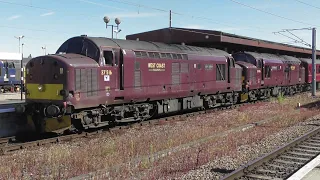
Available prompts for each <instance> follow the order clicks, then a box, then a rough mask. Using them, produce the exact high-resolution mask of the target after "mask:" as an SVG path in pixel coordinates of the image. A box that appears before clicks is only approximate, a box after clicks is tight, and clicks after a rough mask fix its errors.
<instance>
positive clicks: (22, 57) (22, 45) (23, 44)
mask: <svg viewBox="0 0 320 180" xmlns="http://www.w3.org/2000/svg"><path fill="white" fill-rule="evenodd" d="M23 46H24V43H22V44H21V53H22V54H23ZM22 58H23V57H22Z"/></svg>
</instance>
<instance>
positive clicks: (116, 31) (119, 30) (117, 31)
mask: <svg viewBox="0 0 320 180" xmlns="http://www.w3.org/2000/svg"><path fill="white" fill-rule="evenodd" d="M113 32H115V33H116V39H118V33H119V32H121V29H118V30H114V31H113Z"/></svg>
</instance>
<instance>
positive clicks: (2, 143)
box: [0, 100, 269, 155]
mask: <svg viewBox="0 0 320 180" xmlns="http://www.w3.org/2000/svg"><path fill="white" fill-rule="evenodd" d="M266 101H269V100H262V101H257V102H251V103H246V104H236V105H232V106H228V107H219V108H215V109H208V110H199V111H195V112H189V113H186V114H179V115H172V116H166V117H161V118H157V119H152V120H148V121H143V122H139V123H133V124H129V125H121V126H115V127H107V128H103V129H99V130H96V131H93V132H82V133H79V134H68V135H60V136H58V135H56V136H54V137H49V138H43V139H39V140H38V139H37V140H33V141H27V142H19V140H18V139H19V138H16V137H8V138H0V155H6V154H10V153H13V152H15V151H18V150H22V149H30V148H34V147H39V146H45V145H49V144H55V143H60V142H66V141H71V140H74V139H78V138H84V137H88V138H89V137H92V136H94V135H97V134H101V133H116V132H120V131H122V130H125V129H129V128H132V127H137V126H146V125H157V124H159V123H160V122H161V121H170V120H177V119H181V118H185V117H192V116H196V115H200V114H206V113H213V112H216V111H222V110H226V109H233V108H238V107H240V106H246V105H251V104H256V103H258V102H266Z"/></svg>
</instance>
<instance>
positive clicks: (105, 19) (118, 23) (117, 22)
mask: <svg viewBox="0 0 320 180" xmlns="http://www.w3.org/2000/svg"><path fill="white" fill-rule="evenodd" d="M103 21H104V22H105V23H106V29H108V26H111V33H112V34H111V38H112V39H113V32H114V31H113V27H114V26H115V25H113V24H111V25H108V23H109V22H110V18H109V17H108V16H105V17H104V18H103ZM114 22H115V23H116V24H117V25H116V27H117V30H116V31H117V33H119V32H120V31H121V30H120V31H119V25H120V23H121V21H120V19H119V18H116V19H115V20H114Z"/></svg>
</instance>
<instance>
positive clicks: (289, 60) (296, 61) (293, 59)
mask: <svg viewBox="0 0 320 180" xmlns="http://www.w3.org/2000/svg"><path fill="white" fill-rule="evenodd" d="M245 53H247V54H250V55H251V56H253V57H254V58H256V59H269V60H280V61H282V62H285V63H293V64H300V60H299V59H298V58H296V57H293V56H287V55H276V54H268V53H257V52H245Z"/></svg>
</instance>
